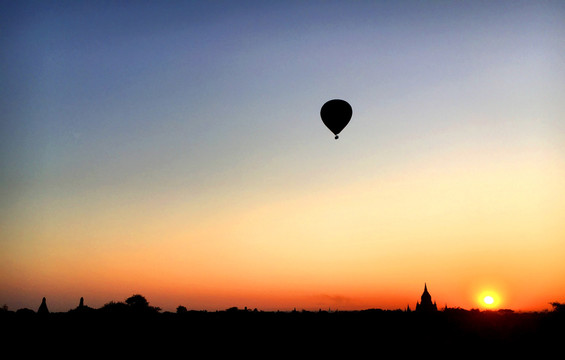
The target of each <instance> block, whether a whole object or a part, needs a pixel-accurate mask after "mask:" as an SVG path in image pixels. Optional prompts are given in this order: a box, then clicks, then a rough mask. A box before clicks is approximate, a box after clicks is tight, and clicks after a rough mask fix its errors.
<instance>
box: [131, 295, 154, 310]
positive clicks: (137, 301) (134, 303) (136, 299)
mask: <svg viewBox="0 0 565 360" xmlns="http://www.w3.org/2000/svg"><path fill="white" fill-rule="evenodd" d="M126 304H128V305H129V306H131V307H132V308H136V309H145V308H148V307H149V302H148V301H147V299H145V297H144V296H141V295H139V294H136V295H133V296H130V297H129V298H127V299H126Z"/></svg>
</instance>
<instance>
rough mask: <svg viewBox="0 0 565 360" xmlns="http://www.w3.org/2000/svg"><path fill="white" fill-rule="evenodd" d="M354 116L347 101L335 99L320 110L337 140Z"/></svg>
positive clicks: (325, 122)
mask: <svg viewBox="0 0 565 360" xmlns="http://www.w3.org/2000/svg"><path fill="white" fill-rule="evenodd" d="M351 115H353V109H352V108H351V105H349V103H347V101H345V100H340V99H333V100H330V101H328V102H326V103H325V104H324V105H323V106H322V110H320V116H321V117H322V121H323V122H324V124H325V125H326V126H327V127H328V129H330V130H331V132H333V133H334V134H335V138H336V140H337V139H338V138H339V136H338V134H339V133H340V132H341V130H343V129H344V128H345V127H346V126H347V124H349V120H351Z"/></svg>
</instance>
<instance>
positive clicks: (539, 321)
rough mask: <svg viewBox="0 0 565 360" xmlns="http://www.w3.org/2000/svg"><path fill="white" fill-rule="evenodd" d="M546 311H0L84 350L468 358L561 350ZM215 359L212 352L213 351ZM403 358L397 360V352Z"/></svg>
mask: <svg viewBox="0 0 565 360" xmlns="http://www.w3.org/2000/svg"><path fill="white" fill-rule="evenodd" d="M551 304H552V305H553V310H552V311H542V312H514V311H512V310H498V311H479V310H475V309H472V310H465V309H461V308H447V307H446V308H444V309H442V310H440V311H435V312H416V311H410V310H409V309H407V310H381V309H367V310H358V311H325V310H318V311H306V310H301V311H297V310H293V311H262V310H257V309H253V310H250V309H247V308H244V309H239V308H237V307H232V308H229V309H226V310H221V311H200V310H189V309H187V308H186V307H184V306H179V307H178V308H177V309H176V312H170V311H162V310H161V309H160V308H159V307H154V306H151V305H150V304H149V302H148V301H147V300H146V298H145V297H144V296H142V295H133V296H131V297H129V298H127V299H126V300H125V301H123V302H115V301H111V302H109V303H107V304H105V305H104V306H102V307H101V308H98V309H95V308H91V307H89V306H87V305H85V304H84V300H83V299H82V298H81V299H80V302H79V305H78V306H77V307H76V308H74V309H71V310H69V311H68V312H49V310H48V306H47V304H46V300H45V298H44V299H43V301H42V303H41V305H40V307H39V308H38V310H37V311H34V310H31V309H19V310H17V311H11V310H9V309H7V308H6V307H4V308H3V309H2V310H1V311H0V323H1V325H2V328H3V329H4V330H6V329H8V334H7V335H6V336H4V337H3V339H4V340H10V341H21V340H23V341H25V342H30V343H34V344H38V343H43V344H51V346H55V348H56V345H57V344H63V345H64V346H62V347H60V349H63V350H65V349H66V350H69V349H77V348H79V349H84V348H85V347H86V348H90V349H92V350H93V351H96V350H100V351H101V349H110V348H112V349H122V350H125V349H128V351H134V350H135V351H141V352H143V351H145V350H148V349H152V350H155V349H156V348H157V349H161V350H163V351H165V350H172V349H176V350H177V351H178V350H179V349H185V350H186V349H192V350H194V349H198V348H200V349H207V350H208V351H212V353H214V352H215V351H224V352H225V351H228V350H229V351H235V352H241V351H244V352H247V353H250V352H252V351H255V352H257V351H258V350H259V349H261V351H263V352H265V353H263V354H264V355H265V357H267V358H269V357H270V356H269V351H275V353H277V354H282V353H287V354H292V353H293V352H295V351H300V353H301V354H304V352H305V351H308V352H310V353H311V354H318V355H320V354H338V353H341V354H354V353H357V354H360V355H361V354H365V353H366V352H367V351H372V352H375V354H379V353H380V352H382V351H383V349H388V350H391V351H392V350H393V351H395V352H396V354H406V355H408V354H415V353H419V352H424V353H425V352H428V351H432V355H433V353H435V354H438V353H440V352H443V353H445V354H450V353H451V352H453V351H455V353H451V354H452V355H453V357H456V358H457V357H459V356H458V355H457V354H463V353H465V354H469V353H472V352H478V351H483V350H485V349H489V351H498V352H501V353H504V354H511V353H520V354H524V352H525V351H530V352H535V354H538V355H539V354H541V353H543V352H544V351H554V350H555V349H558V350H562V347H563V343H564V340H565V305H564V304H561V303H558V302H554V303H551ZM211 357H214V356H211ZM400 357H402V356H400Z"/></svg>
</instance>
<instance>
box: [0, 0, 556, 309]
mask: <svg viewBox="0 0 565 360" xmlns="http://www.w3.org/2000/svg"><path fill="white" fill-rule="evenodd" d="M564 39H565V3H564V2H562V1H551V2H546V1H485V2H483V1H429V2H427V1H414V2H411V1H390V2H388V1H380V2H379V1H351V2H345V1H342V2H334V1H296V2H295V1H280V2H277V3H275V2H272V1H257V2H245V1H237V2H232V1H226V2H224V1H201V2H178V3H176V2H159V1H155V2H151V1H131V2H130V1H108V2H105V1H79V2H75V1H68V2H67V1H63V2H53V1H37V2H35V1H32V2H30V1H2V2H0V83H1V85H0V111H1V112H0V114H1V115H0V116H1V119H0V121H1V122H0V304H6V305H8V307H9V308H10V309H12V310H16V309H18V308H22V307H29V308H32V309H34V310H37V307H38V306H39V304H40V302H41V298H42V297H44V296H45V297H47V301H48V305H49V307H50V310H52V311H67V310H68V309H70V308H73V307H75V306H77V305H78V300H79V298H80V297H81V296H82V297H84V298H85V303H86V304H87V305H90V306H92V307H100V306H102V305H103V304H105V303H107V302H109V301H112V300H114V301H121V300H124V299H125V298H127V297H129V296H131V295H132V294H136V293H140V294H142V295H144V296H145V297H146V298H147V299H148V301H149V302H150V304H151V305H155V306H159V307H161V308H163V309H164V310H174V309H175V308H176V307H177V306H178V305H184V306H186V307H187V308H189V309H209V310H214V309H225V308H228V307H231V306H238V307H244V306H247V307H249V308H259V309H263V310H274V309H281V310H287V309H292V308H295V307H296V308H297V309H318V308H324V309H327V308H331V309H344V310H346V309H364V308H383V309H397V308H405V307H406V306H407V305H410V307H412V308H414V306H415V303H416V301H418V300H419V297H420V295H421V293H422V290H423V287H424V283H427V285H428V290H429V291H430V293H431V295H432V298H433V300H435V301H436V302H437V304H438V306H441V307H443V306H445V305H448V306H453V307H456V306H460V307H463V308H477V307H480V306H481V305H480V302H479V301H478V299H479V296H482V295H483V294H485V293H489V294H493V295H494V296H495V298H496V306H497V307H501V308H512V309H519V310H541V309H546V308H548V307H549V305H548V303H549V302H552V301H561V302H563V301H565V40H564ZM333 98H341V99H345V100H347V101H348V102H349V103H350V104H351V105H352V107H353V118H352V120H351V122H350V124H349V125H348V127H347V128H346V129H345V130H344V131H343V132H342V133H341V134H340V139H339V140H337V141H336V140H334V138H333V134H332V133H331V132H330V131H329V130H328V129H327V128H326V127H325V126H324V125H323V123H322V121H321V120H320V116H319V111H320V108H321V106H322V105H323V104H324V102H326V101H327V100H330V99H333Z"/></svg>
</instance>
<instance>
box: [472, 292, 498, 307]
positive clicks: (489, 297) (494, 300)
mask: <svg viewBox="0 0 565 360" xmlns="http://www.w3.org/2000/svg"><path fill="white" fill-rule="evenodd" d="M477 300H478V301H479V304H480V306H481V307H482V308H486V309H494V308H496V307H498V306H499V305H500V299H499V297H498V295H497V294H496V293H495V292H493V291H484V292H482V293H481V294H480V295H479V298H478V299H477Z"/></svg>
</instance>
